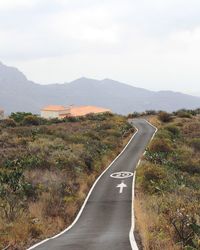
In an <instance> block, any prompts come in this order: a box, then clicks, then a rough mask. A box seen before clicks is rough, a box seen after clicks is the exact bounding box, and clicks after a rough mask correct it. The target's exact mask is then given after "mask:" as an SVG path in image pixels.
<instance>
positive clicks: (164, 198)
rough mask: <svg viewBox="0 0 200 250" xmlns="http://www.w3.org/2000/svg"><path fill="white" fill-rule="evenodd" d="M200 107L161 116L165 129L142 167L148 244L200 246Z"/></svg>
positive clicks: (139, 205) (142, 229) (142, 221)
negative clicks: (199, 109)
mask: <svg viewBox="0 0 200 250" xmlns="http://www.w3.org/2000/svg"><path fill="white" fill-rule="evenodd" d="M198 112H199V111H198ZM198 112H197V111H194V112H192V111H185V110H183V111H178V112H176V113H174V114H167V115H166V114H164V115H163V113H162V115H161V113H158V115H157V121H156V124H157V125H158V126H159V130H158V132H157V134H156V136H155V138H154V140H153V141H152V142H151V143H150V145H149V147H148V149H147V152H146V155H145V156H144V159H143V160H142V163H141V165H140V167H139V168H138V170H137V179H136V205H135V209H136V217H137V230H139V234H140V237H141V240H142V245H143V247H141V248H142V249H146V250H147V249H148V250H151V249H152V250H160V249H163V250H176V249H177V250H180V249H185V250H195V249H200V139H199V138H200V116H199V115H198ZM166 117H170V119H167V120H166V119H163V118H166ZM152 120H153V121H154V122H155V117H153V119H152Z"/></svg>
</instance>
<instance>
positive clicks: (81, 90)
mask: <svg viewBox="0 0 200 250" xmlns="http://www.w3.org/2000/svg"><path fill="white" fill-rule="evenodd" d="M49 104H53V105H54V104H55V105H57V104H59V105H76V106H77V105H95V106H100V107H105V108H109V109H111V110H112V111H113V112H115V113H120V114H128V113H132V112H135V111H137V112H141V111H145V110H150V109H154V110H165V111H175V110H178V109H181V108H187V109H194V108H199V107H200V97H194V96H191V95H186V94H182V93H178V92H173V91H158V92H156V91H150V90H146V89H143V88H136V87H133V86H131V85H128V84H124V83H121V82H117V81H114V80H111V79H104V80H100V81H99V80H94V79H88V78H80V79H77V80H75V81H72V82H69V83H64V84H49V85H42V84H37V83H34V82H32V81H29V80H28V79H27V78H26V76H25V75H24V74H23V73H22V72H20V71H19V70H18V69H16V68H14V67H8V66H6V65H4V64H2V63H0V107H1V108H3V109H4V110H5V112H6V113H7V114H9V113H10V112H16V111H25V112H33V113H39V112H40V109H41V108H42V107H43V106H45V105H49Z"/></svg>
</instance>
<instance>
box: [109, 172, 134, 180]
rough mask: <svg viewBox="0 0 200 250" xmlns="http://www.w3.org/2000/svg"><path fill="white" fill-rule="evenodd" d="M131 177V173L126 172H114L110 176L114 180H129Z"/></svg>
mask: <svg viewBox="0 0 200 250" xmlns="http://www.w3.org/2000/svg"><path fill="white" fill-rule="evenodd" d="M131 176H133V173H131V172H126V171H121V172H116V173H112V174H111V175H110V177H112V178H116V179H125V178H129V177H131Z"/></svg>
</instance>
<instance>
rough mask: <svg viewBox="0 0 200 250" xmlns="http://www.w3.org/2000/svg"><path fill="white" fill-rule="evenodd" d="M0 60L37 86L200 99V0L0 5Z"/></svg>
mask: <svg viewBox="0 0 200 250" xmlns="http://www.w3.org/2000/svg"><path fill="white" fill-rule="evenodd" d="M0 61H2V62H3V63H5V64H7V65H12V66H15V67H18V68H19V69H20V70H21V71H23V72H24V73H25V74H26V76H27V77H28V78H29V79H31V80H33V81H36V82H39V83H54V82H67V81H71V80H74V79H76V78H79V77H82V76H85V77H91V78H96V79H103V78H112V79H115V80H119V81H123V82H126V83H129V84H132V85H134V86H139V87H144V88H148V89H153V90H160V89H171V90H178V91H184V92H190V93H195V92H196V93H200V84H199V83H200V1H199V0H98V1H97V0H0Z"/></svg>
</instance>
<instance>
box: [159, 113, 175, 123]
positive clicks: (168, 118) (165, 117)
mask: <svg viewBox="0 0 200 250" xmlns="http://www.w3.org/2000/svg"><path fill="white" fill-rule="evenodd" d="M158 119H159V120H160V121H161V122H170V121H171V120H172V115H171V114H169V113H167V112H165V111H160V112H159V113H158Z"/></svg>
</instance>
